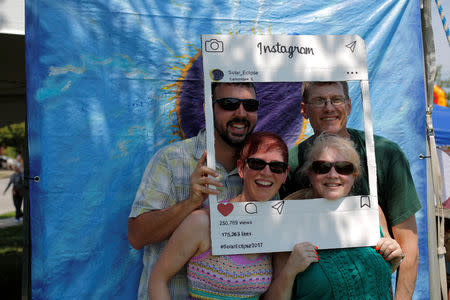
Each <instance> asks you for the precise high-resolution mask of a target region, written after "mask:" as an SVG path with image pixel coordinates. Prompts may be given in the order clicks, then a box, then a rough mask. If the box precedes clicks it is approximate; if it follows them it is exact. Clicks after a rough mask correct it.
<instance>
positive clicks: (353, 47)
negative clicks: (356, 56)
mask: <svg viewBox="0 0 450 300" xmlns="http://www.w3.org/2000/svg"><path fill="white" fill-rule="evenodd" d="M355 46H356V41H353V42H351V43H350V44H347V45H345V47H347V48H348V49H350V50H351V51H352V53H353V52H354V51H355Z"/></svg>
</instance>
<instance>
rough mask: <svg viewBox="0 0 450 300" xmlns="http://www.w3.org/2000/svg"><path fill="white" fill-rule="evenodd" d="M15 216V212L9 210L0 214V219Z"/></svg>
mask: <svg viewBox="0 0 450 300" xmlns="http://www.w3.org/2000/svg"><path fill="white" fill-rule="evenodd" d="M15 216H16V212H15V211H10V212H7V213H4V214H1V215H0V219H9V218H13V217H15Z"/></svg>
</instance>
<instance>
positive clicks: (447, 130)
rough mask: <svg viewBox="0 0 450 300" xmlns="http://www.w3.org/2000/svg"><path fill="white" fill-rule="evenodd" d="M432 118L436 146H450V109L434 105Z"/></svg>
mask: <svg viewBox="0 0 450 300" xmlns="http://www.w3.org/2000/svg"><path fill="white" fill-rule="evenodd" d="M432 116H433V127H434V134H435V137H436V146H450V108H449V107H443V106H439V105H436V104H434V105H433V115H432Z"/></svg>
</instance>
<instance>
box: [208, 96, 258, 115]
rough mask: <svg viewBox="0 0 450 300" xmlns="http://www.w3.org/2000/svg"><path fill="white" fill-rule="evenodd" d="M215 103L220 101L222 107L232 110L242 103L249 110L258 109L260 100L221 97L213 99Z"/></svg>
mask: <svg viewBox="0 0 450 300" xmlns="http://www.w3.org/2000/svg"><path fill="white" fill-rule="evenodd" d="M213 103H219V105H220V107H222V108H223V109H225V110H230V111H232V110H236V109H238V108H239V106H240V105H241V103H242V105H244V109H245V110H246V111H248V112H254V111H257V110H258V107H259V101H258V100H256V99H238V98H220V99H215V100H213Z"/></svg>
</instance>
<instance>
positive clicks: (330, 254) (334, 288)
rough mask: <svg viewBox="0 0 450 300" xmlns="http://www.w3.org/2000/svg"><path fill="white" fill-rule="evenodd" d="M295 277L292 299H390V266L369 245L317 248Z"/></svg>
mask: <svg viewBox="0 0 450 300" xmlns="http://www.w3.org/2000/svg"><path fill="white" fill-rule="evenodd" d="M318 253H319V262H317V263H313V264H311V265H310V266H309V267H308V268H307V269H306V270H305V271H304V272H302V273H299V274H298V275H297V277H296V278H295V282H294V287H293V293H292V299H391V296H390V289H391V267H390V264H389V263H388V262H386V261H385V260H384V259H383V257H382V256H381V255H380V254H378V253H377V252H376V251H375V249H373V248H371V247H361V248H347V249H331V250H319V251H318Z"/></svg>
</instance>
